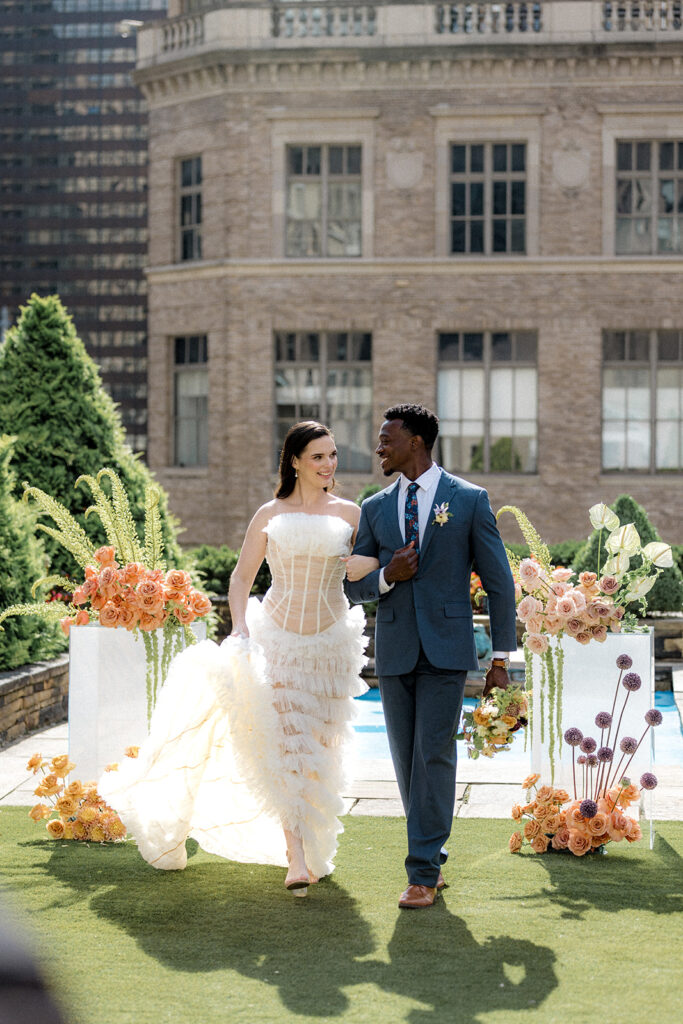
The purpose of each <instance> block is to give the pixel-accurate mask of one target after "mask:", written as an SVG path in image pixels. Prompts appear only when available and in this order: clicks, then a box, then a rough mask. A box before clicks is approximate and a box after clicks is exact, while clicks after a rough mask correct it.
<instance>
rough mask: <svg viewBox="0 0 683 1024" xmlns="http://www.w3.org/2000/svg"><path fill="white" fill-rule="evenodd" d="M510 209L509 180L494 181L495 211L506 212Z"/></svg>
mask: <svg viewBox="0 0 683 1024" xmlns="http://www.w3.org/2000/svg"><path fill="white" fill-rule="evenodd" d="M507 209H508V200H507V182H506V181H494V182H493V212H494V213H500V214H505V213H507Z"/></svg>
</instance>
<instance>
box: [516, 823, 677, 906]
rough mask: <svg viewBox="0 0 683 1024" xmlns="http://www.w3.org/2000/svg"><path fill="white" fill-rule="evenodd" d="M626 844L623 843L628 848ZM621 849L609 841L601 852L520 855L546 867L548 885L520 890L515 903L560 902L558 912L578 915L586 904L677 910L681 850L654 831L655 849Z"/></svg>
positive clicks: (557, 904) (556, 903) (557, 903)
mask: <svg viewBox="0 0 683 1024" xmlns="http://www.w3.org/2000/svg"><path fill="white" fill-rule="evenodd" d="M627 849H628V848H627ZM625 853H626V851H624V853H622V852H621V851H620V846H619V845H618V844H610V845H609V846H608V847H607V853H606V854H605V856H601V855H595V854H590V855H586V856H585V857H581V858H579V857H574V856H573V855H572V854H569V853H549V854H548V853H546V854H543V855H540V856H539V855H536V854H534V855H530V854H527V855H525V857H524V859H525V860H526V859H527V858H528V859H531V858H532V857H533V860H534V861H535V862H537V863H538V866H539V868H540V867H542V868H543V869H544V870H545V871H547V873H548V875H549V877H550V887H549V888H543V889H541V890H540V891H538V890H535V891H534V892H530V893H527V894H525V895H524V896H520V895H519V894H516V895H515V896H514V897H507V899H510V900H512V901H514V902H515V903H517V902H519V900H520V899H521V900H524V901H525V902H527V903H532V902H534V901H535V902H538V903H547V902H549V903H551V904H555V905H556V906H559V907H561V908H562V914H561V916H562V917H563V918H569V919H572V920H582V919H583V917H584V916H585V914H586V913H587V912H588V911H590V910H599V911H602V912H605V913H618V912H620V911H622V910H640V911H649V912H650V913H652V914H678V913H680V912H681V910H683V891H682V888H681V879H683V873H682V871H681V861H682V859H683V858H681V856H680V854H679V853H678V852H677V851H676V850H675V849H674V848H673V847H672V846H671V844H670V843H668V842H667V841H666V839H664V838H663V837H662V836H660V835H656V836H655V845H654V850H652V851H651V850H649V849H648V848H647V847H644V848H641V849H640V851H639V853H638V856H635V855H634V852H633V850H629V853H628V855H625Z"/></svg>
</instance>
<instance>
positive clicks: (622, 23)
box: [602, 0, 683, 32]
mask: <svg viewBox="0 0 683 1024" xmlns="http://www.w3.org/2000/svg"><path fill="white" fill-rule="evenodd" d="M682 17H683V2H681V0H628V2H625V3H617V2H605V3H603V5H602V27H603V28H604V30H605V32H627V31H632V32H638V31H640V30H642V29H645V30H646V31H649V32H655V31H658V32H668V31H672V32H680V31H681V26H682V25H683V21H682Z"/></svg>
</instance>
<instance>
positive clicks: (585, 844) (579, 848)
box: [567, 828, 591, 857]
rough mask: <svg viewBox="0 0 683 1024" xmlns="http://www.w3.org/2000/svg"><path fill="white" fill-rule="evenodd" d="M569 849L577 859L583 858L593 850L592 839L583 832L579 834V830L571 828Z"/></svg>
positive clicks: (568, 841)
mask: <svg viewBox="0 0 683 1024" xmlns="http://www.w3.org/2000/svg"><path fill="white" fill-rule="evenodd" d="M567 848H568V849H569V850H571V852H572V853H573V854H574V856H575V857H583V855H584V853H588V851H589V850H590V848H591V841H590V838H589V837H588V836H587V835H585V834H584V833H583V832H579V830H578V829H577V828H570V829H569V839H568V840H567Z"/></svg>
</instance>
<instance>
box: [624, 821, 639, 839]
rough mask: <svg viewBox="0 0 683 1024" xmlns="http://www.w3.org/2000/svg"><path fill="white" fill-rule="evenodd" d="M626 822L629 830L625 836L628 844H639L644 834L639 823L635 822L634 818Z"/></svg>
mask: <svg viewBox="0 0 683 1024" xmlns="http://www.w3.org/2000/svg"><path fill="white" fill-rule="evenodd" d="M626 820H627V822H628V828H627V830H626V836H625V839H626V842H627V843H637V842H638V840H639V839H642V838H643V833H642V831H641V828H640V825H639V824H638V822H637V821H634V820H633V818H629V817H627V819H626Z"/></svg>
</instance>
